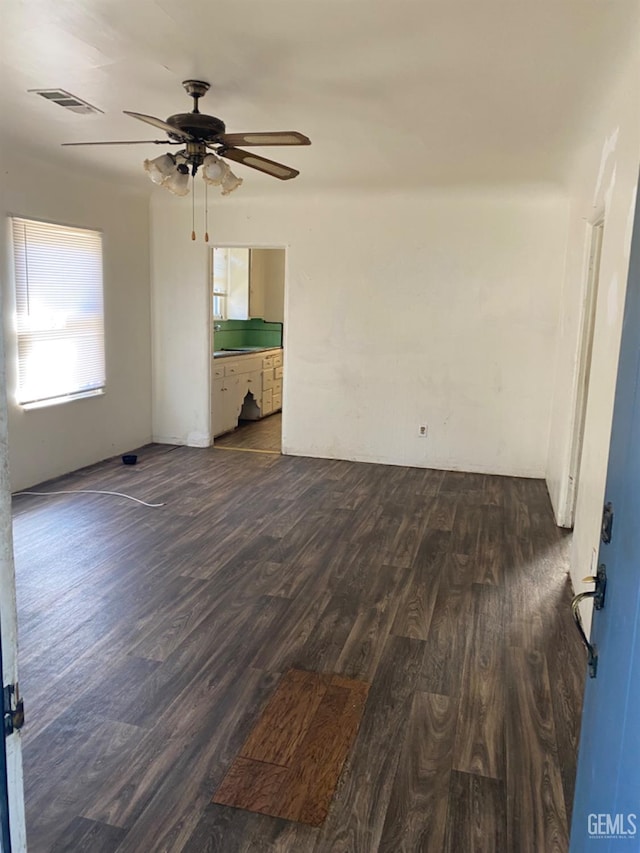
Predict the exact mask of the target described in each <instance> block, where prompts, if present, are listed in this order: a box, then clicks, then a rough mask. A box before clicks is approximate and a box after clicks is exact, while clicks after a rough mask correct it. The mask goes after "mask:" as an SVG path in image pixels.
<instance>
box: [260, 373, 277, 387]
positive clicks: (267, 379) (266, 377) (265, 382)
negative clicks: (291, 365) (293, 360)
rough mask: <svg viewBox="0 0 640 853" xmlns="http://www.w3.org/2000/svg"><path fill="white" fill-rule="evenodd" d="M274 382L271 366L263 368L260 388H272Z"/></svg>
mask: <svg viewBox="0 0 640 853" xmlns="http://www.w3.org/2000/svg"><path fill="white" fill-rule="evenodd" d="M274 382H275V377H274V375H273V368H271V370H263V371H262V390H263V391H266V390H267V389H269V388H273V383H274Z"/></svg>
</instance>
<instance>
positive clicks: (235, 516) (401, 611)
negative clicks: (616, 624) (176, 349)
mask: <svg viewBox="0 0 640 853" xmlns="http://www.w3.org/2000/svg"><path fill="white" fill-rule="evenodd" d="M139 456H140V461H139V463H138V465H136V466H134V467H124V466H122V465H121V464H120V463H119V461H118V460H116V461H110V462H105V463H101V464H100V465H96V466H93V467H92V468H90V469H86V470H85V471H82V472H78V473H76V474H73V475H69V476H67V477H65V478H61V479H60V480H58V481H56V482H55V484H54V483H51V484H49V487H50V488H54V487H57V488H94V489H100V488H102V489H109V490H115V491H125V492H129V493H131V494H134V495H136V496H138V497H142V498H145V499H147V500H152V501H164V502H165V506H164V507H162V508H161V509H150V508H146V507H142V506H139V505H137V504H133V503H131V502H129V501H125V500H123V499H120V498H110V497H103V496H97V495H85V496H82V497H62V498H53V499H46V498H35V497H21V498H16V499H14V507H15V549H16V560H17V575H18V603H19V611H20V630H21V658H20V659H21V684H22V692H23V694H24V697H25V701H26V708H27V725H26V729H25V736H24V760H25V776H26V805H27V821H28V836H29V849H30V851H31V853H38V851H57V853H60V851H91V853H109V851H116V850H117V851H130V853H133V852H134V851H135V853H156V851H171V853H179V851H188V853H204V851H223V853H234V851H276V850H278V851H291V853H306V851H316V853H324V851H345V853H346V851H350V853H374V851H389V853H391V851H393V853H398V851H407V852H408V851H411V852H413V851H420V853H439V851H450V853H462V851H464V853H469V851H488V853H491V851H496V853H519V851H532V852H533V853H553V851H566V850H567V836H568V830H567V825H568V816H569V811H570V808H571V800H572V788H573V779H574V773H575V761H576V744H577V738H578V728H579V712H580V702H581V696H582V689H583V678H584V672H585V657H584V654H583V650H582V649H581V647H580V645H579V642H578V640H577V637H576V635H575V633H574V631H575V629H574V628H573V627H572V625H571V623H570V618H569V601H570V590H569V586H568V583H567V576H566V566H565V563H566V547H567V539H566V538H565V537H564V536H563V535H562V534H561V533H560V532H559V531H558V530H557V528H556V527H555V526H554V523H553V519H552V515H551V511H550V507H549V502H548V498H547V494H546V491H545V487H544V485H543V484H542V483H541V482H537V481H530V480H521V479H513V478H502V477H488V476H482V475H471V474H467V475H465V474H460V473H443V472H438V471H430V470H420V469H409V468H400V467H387V466H375V465H368V464H362V463H350V462H340V461H325V460H318V459H305V458H293V457H287V456H279V455H271V454H259V453H240V452H237V453H233V452H226V451H223V450H215V449H209V450H198V449H190V448H164V447H157V446H156V447H151V448H148V449H146V450H142V451H140V452H139ZM292 666H293V667H297V668H300V669H306V670H311V671H317V672H326V673H329V672H332V673H339V674H341V675H343V676H345V677H347V678H353V679H360V680H364V681H367V682H370V683H371V688H370V691H369V696H368V700H367V704H366V707H365V711H364V715H363V718H362V723H361V726H360V729H359V732H358V735H357V738H356V740H355V743H354V746H353V749H352V750H351V753H350V755H349V757H348V758H347V762H346V764H345V768H344V770H343V773H342V776H341V779H340V781H339V783H338V788H337V791H336V795H335V798H334V801H333V804H332V806H331V809H330V812H329V816H328V818H327V819H326V821H325V823H324V824H323V825H322V826H321V827H319V828H315V827H310V826H307V825H303V824H298V823H293V822H288V821H285V820H282V819H278V818H272V817H268V816H265V815H259V814H253V813H249V812H246V811H242V810H239V809H234V808H231V807H228V806H222V805H214V804H212V803H211V798H212V796H213V793H214V791H215V790H216V788H217V787H218V785H219V784H220V782H221V780H222V779H223V777H224V775H225V773H226V771H227V769H228V768H229V766H230V765H231V762H232V761H233V759H234V757H235V756H236V754H237V753H238V750H239V749H240V748H241V746H242V744H243V743H244V742H245V739H246V737H247V735H248V733H249V731H250V730H251V728H252V727H253V726H254V725H255V723H256V721H257V720H258V718H259V716H260V713H261V711H262V709H263V708H264V706H265V705H266V703H267V702H268V700H269V698H270V696H271V695H272V693H273V690H274V688H275V685H276V684H277V682H278V679H279V678H280V676H281V674H282V673H283V672H284V671H285V670H286V669H287V668H289V667H292Z"/></svg>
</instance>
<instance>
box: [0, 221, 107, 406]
mask: <svg viewBox="0 0 640 853" xmlns="http://www.w3.org/2000/svg"><path fill="white" fill-rule="evenodd" d="M9 219H10V224H11V242H12V246H13V258H14V265H13V266H14V274H15V279H14V281H15V297H16V324H15V325H16V336H17V337H16V346H17V374H18V375H17V377H16V402H17V404H18V405H19V406H20V407H21V408H23V409H31V408H41V407H43V406H52V405H57V404H59V403H65V402H68V401H71V400H78V399H83V398H85V397H94V396H97V395H100V394H103V393H104V388H105V384H106V368H105V341H104V277H103V240H102V232H101V231H98V230H95V229H89V228H83V227H79V226H72V225H66V224H61V223H57V222H49V221H44V220H38V219H31V218H27V217H22V216H10V217H9ZM56 252H58V257H56ZM47 254H49V257H48V258H47ZM74 255H75V258H74ZM74 261H75V263H74Z"/></svg>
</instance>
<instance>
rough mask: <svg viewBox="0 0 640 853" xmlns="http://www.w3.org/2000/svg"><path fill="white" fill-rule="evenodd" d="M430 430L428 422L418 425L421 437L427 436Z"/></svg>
mask: <svg viewBox="0 0 640 853" xmlns="http://www.w3.org/2000/svg"><path fill="white" fill-rule="evenodd" d="M428 432H429V427H428V426H427V425H426V424H420V425H419V426H418V435H419V436H420V438H426V437H427V434H428Z"/></svg>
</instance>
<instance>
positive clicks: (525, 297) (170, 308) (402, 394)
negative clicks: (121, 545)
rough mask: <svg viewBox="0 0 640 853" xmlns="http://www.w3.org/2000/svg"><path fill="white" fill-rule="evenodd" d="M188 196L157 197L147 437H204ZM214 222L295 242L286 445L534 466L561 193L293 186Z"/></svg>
mask: <svg viewBox="0 0 640 853" xmlns="http://www.w3.org/2000/svg"><path fill="white" fill-rule="evenodd" d="M249 181H250V175H249V176H248V177H247V181H246V183H248V182H249ZM243 189H244V188H243ZM189 207H190V205H189V204H188V203H186V202H184V201H183V200H180V199H177V198H175V197H170V196H168V194H167V193H166V192H164V191H163V190H160V189H159V190H158V191H157V192H155V193H154V195H153V198H152V242H153V249H152V258H153V261H152V263H153V273H152V281H153V325H154V329H153V334H154V436H155V437H156V438H157V439H158V440H164V441H166V440H172V441H177V442H182V443H188V444H200V443H205V442H206V441H208V440H209V435H210V433H209V425H208V411H209V409H208V405H209V396H208V371H209V363H208V358H207V352H208V341H209V328H208V322H207V317H208V310H209V309H208V292H207V278H206V247H205V244H204V243H201V242H197V243H195V244H192V243H191V241H190V240H189V232H190V209H189ZM211 219H212V220H213V222H214V226H213V227H210V229H209V230H210V233H211V235H212V240H213V242H214V243H217V244H222V245H234V244H236V245H242V244H244V245H254V246H260V245H263V246H264V245H267V246H269V245H271V246H273V245H285V246H287V247H288V255H287V293H286V308H285V346H286V356H285V387H284V426H283V444H284V449H285V452H287V453H291V454H301V455H308V456H321V457H331V458H334V457H337V458H343V459H358V460H366V461H372V462H383V463H391V464H406V465H416V466H429V467H436V468H454V469H462V470H468V471H489V472H494V473H503V474H516V475H522V476H535V477H539V476H543V474H544V471H545V465H546V457H547V444H548V436H549V420H550V395H549V376H550V375H551V373H552V369H553V358H554V342H555V338H556V326H557V315H558V297H559V292H560V283H561V278H562V272H563V263H564V251H565V239H566V223H567V209H566V204H565V202H564V200H563V198H562V197H560V196H558V195H555V194H550V193H545V192H542V191H535V190H533V189H526V188H523V189H521V190H517V191H516V190H514V191H513V192H508V193H507V192H505V193H500V192H497V191H496V192H493V193H492V192H480V191H478V192H469V193H466V194H465V193H457V192H448V193H440V194H429V193H426V192H425V193H423V194H418V193H416V194H414V195H407V194H404V195H393V196H391V195H384V194H374V193H371V194H353V193H346V192H345V193H344V194H343V195H325V196H322V195H315V196H314V197H313V198H309V199H300V197H299V196H298V197H296V198H287V187H286V185H285V186H282V187H279V188H277V195H276V196H274V199H273V200H268V199H264V198H257V199H255V198H253V199H252V198H250V197H247V198H245V199H243V198H242V189H240V190H238V192H237V194H236V195H234V196H233V197H231V198H228V199H221V200H219V201H218V202H217V203H216V205H215V208H214V210H213V214H212V217H211ZM420 423H427V424H428V426H429V436H428V438H426V439H424V438H419V437H418V424H420Z"/></svg>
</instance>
